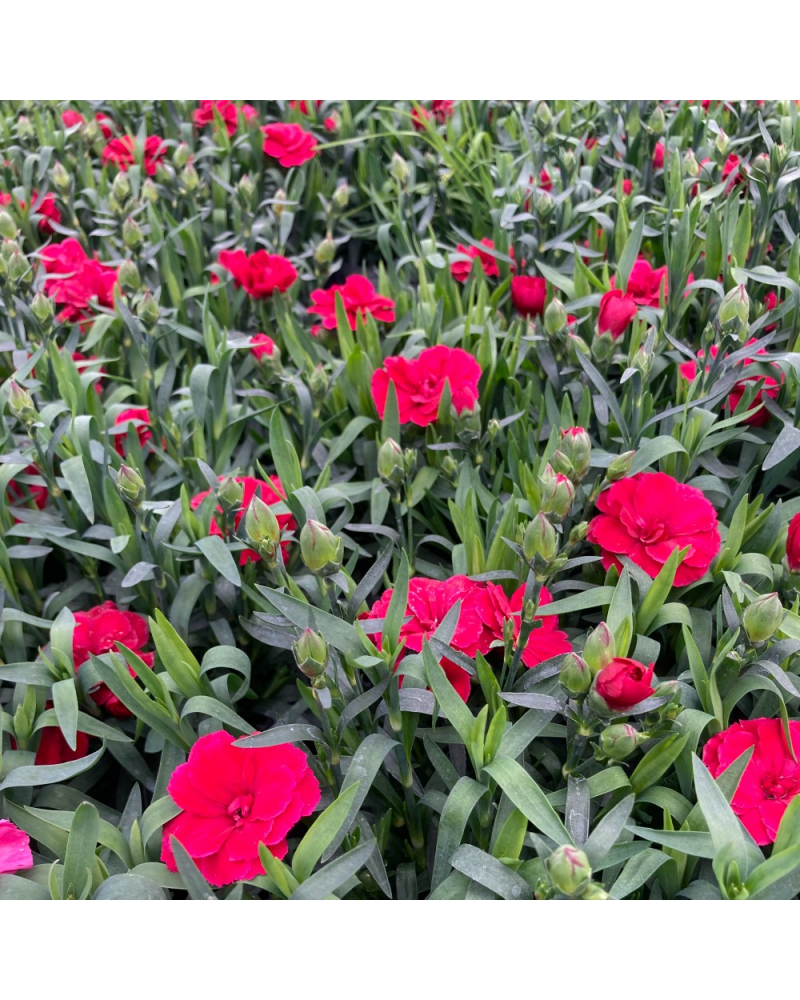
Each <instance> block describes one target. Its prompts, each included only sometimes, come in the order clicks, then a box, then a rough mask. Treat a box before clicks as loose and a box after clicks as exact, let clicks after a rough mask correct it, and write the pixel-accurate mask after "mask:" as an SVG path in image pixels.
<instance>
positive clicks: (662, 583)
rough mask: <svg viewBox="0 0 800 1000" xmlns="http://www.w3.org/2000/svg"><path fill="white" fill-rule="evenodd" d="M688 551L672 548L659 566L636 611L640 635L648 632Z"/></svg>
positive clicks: (637, 627) (686, 549)
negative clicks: (667, 557)
mask: <svg viewBox="0 0 800 1000" xmlns="http://www.w3.org/2000/svg"><path fill="white" fill-rule="evenodd" d="M688 551H689V550H688V548H685V549H673V550H672V552H671V553H670V555H669V559H667V561H666V562H665V563H664V565H663V566H662V567H661V569H660V570H659V573H658V576H657V577H656V578H655V580H653V583H652V585H651V586H650V589H649V590H648V591H647V593H646V594H645V596H644V600H643V601H642V603H641V604H640V605H639V608H638V610H637V612H636V631H637V632H640V633H641V634H642V635H647V634H648V632H647V630H648V628H649V626H650V625H651V624H652V623H653V619H654V618H655V617H656V615H657V614H658V612H659V611H660V610H661V608H662V606H663V604H664V602H665V601H666V599H667V598H668V597H669V592H670V591H671V590H672V585H673V583H674V582H675V574H676V573H677V572H678V567H679V566H680V564H681V562H682V561H683V557H684V556H685V555H686V554H687V552H688Z"/></svg>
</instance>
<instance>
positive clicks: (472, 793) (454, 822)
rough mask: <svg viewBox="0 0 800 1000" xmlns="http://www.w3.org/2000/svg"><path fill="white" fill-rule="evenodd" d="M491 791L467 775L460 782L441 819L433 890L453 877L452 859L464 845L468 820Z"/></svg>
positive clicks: (432, 880)
mask: <svg viewBox="0 0 800 1000" xmlns="http://www.w3.org/2000/svg"><path fill="white" fill-rule="evenodd" d="M488 791H489V789H488V788H487V787H486V785H482V784H481V783H480V782H478V781H475V780H474V779H473V778H470V777H468V776H467V775H464V777H462V778H459V779H458V781H457V782H456V784H455V787H454V788H453V789H452V791H451V792H450V794H449V795H448V796H447V801H446V802H445V804H444V809H442V815H441V817H440V819H439V835H438V837H437V840H436V854H435V856H434V862H433V874H432V875H431V890H433V889H436V887H437V886H438V885H440V884H441V883H442V882H443V881H444V880H445V878H446V877H447V875H448V874H449V873H450V869H451V867H452V865H451V863H450V858H451V857H452V854H453V852H454V851H455V849H456V848H457V847H458V846H459V845H460V843H461V838H462V837H463V836H464V830H465V829H466V826H467V820H468V819H469V817H470V814H471V813H472V810H473V809H474V808H475V806H476V804H477V803H478V800H479V799H480V798H482V796H483V795H485V794H486V792H488Z"/></svg>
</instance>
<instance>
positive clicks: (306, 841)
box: [292, 781, 359, 882]
mask: <svg viewBox="0 0 800 1000" xmlns="http://www.w3.org/2000/svg"><path fill="white" fill-rule="evenodd" d="M358 788H359V784H358V782H357V781H356V782H355V784H353V785H351V786H350V787H349V788H347V789H344V790H342V791H341V792H340V793H339V795H338V796H337V798H335V799H334V800H333V802H332V803H331V804H330V805H329V806H328V808H327V809H326V810H325V811H324V812H322V813H320V815H319V816H317V818H316V819H315V820H314V822H313V823H312V824H311V826H310V827H309V828H308V830H307V832H306V834H305V836H304V837H303V839H302V840H301V841H300V843H299V844H298V845H297V847H296V848H295V852H294V857H293V858H292V871H293V872H294V874H295V876H296V878H297V880H298V882H305V880H306V879H307V878H308V877H309V875H310V874H311V873H312V872H313V870H314V865H315V864H316V863H317V862H318V861H319V859H320V858H321V857H322V855H323V854H324V853H325V850H326V849H327V848H328V846H329V845H330V843H331V841H332V840H333V839H334V837H335V836H336V834H337V833H339V831H340V830H341V829H342V828H343V827H344V824H345V822H346V820H347V817H348V816H349V814H350V806H351V805H352V803H353V799H354V798H355V796H356V794H357V792H358Z"/></svg>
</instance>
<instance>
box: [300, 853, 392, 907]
mask: <svg viewBox="0 0 800 1000" xmlns="http://www.w3.org/2000/svg"><path fill="white" fill-rule="evenodd" d="M376 846H377V841H376V840H367V841H365V842H364V843H363V844H359V845H358V847H354V848H353V850H352V851H348V852H347V854H342V855H341V857H338V858H336V859H335V860H334V861H331V862H329V863H328V864H327V865H324V866H323V867H322V868H320V870H319V871H317V872H314V874H313V875H311V876H310V877H309V878H307V879H306V880H305V882H303V883H302V884H301V885H299V886H298V887H297V888H296V889H295V890H294V892H293V893H292V895H291V896H290V897H289V898H290V899H327V898H328V897H329V896H330V895H332V894H333V893H335V892H336V890H337V889H340V888H341V887H342V886H343V885H344V884H345V883H346V882H348V881H349V880H350V879H351V878H352V877H353V875H355V874H356V872H358V871H360V870H361V869H362V868H363V867H364V865H365V864H366V863H367V861H368V860H369V857H370V855H371V854H372V852H373V851H374V850H375V847H376Z"/></svg>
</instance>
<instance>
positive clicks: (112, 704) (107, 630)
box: [72, 601, 154, 719]
mask: <svg viewBox="0 0 800 1000" xmlns="http://www.w3.org/2000/svg"><path fill="white" fill-rule="evenodd" d="M149 641H150V629H149V628H148V626H147V621H146V620H145V619H144V618H143V617H142V616H141V615H137V614H135V613H134V612H133V611H123V610H122V609H121V608H118V607H117V606H116V604H114V602H113V601H106V602H105V603H103V604H98V605H97V606H96V607H94V608H90V609H89V610H88V611H76V612H75V629H74V631H73V633H72V662H73V664H74V666H75V669H76V670H77V669H78V667H79V666H81V664H83V663H85V662H86V661H87V660H88V659H89V656H90V655H93V656H102V654H103V653H109V652H117V647H116V645H115V644H116V643H117V642H121V643H123V644H124V645H125V646H127V647H128V649H130V650H132V651H133V652H134V653H136V655H137V656H138V657H139V658H140V659H141V660H143V661H144V662H145V663H146V664H147V666H148V667H152V665H153V660H154V654H153V653H144V652H142V647H143V646H146V645H147V643H148V642H149ZM128 669H129V670H130V673H131V676H132V677H135V676H136V674H135V672H134V671H133V670H132V669H131V668H130V667H129V668H128ZM90 694H91V696H92V700H93V701H94V702H95V704H97V705H99V706H100V707H101V708H105V709H106V710H107V711H108V712H110V713H111V714H112V715H116V716H117V718H120V719H124V718H127V717H128V716H129V715H130V714H131V713H130V712H129V711H128V709H127V708H126V707H125V706H124V705H123V704H122V702H121V701H120V700H119V699H118V698H117V696H116V695H115V694H113V693H112V692H111V691H110V690H109V688H107V687H106V685H105V684H100V685H99V686H98V687H96V688H95V689H94V690H93V691H91V692H90Z"/></svg>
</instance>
